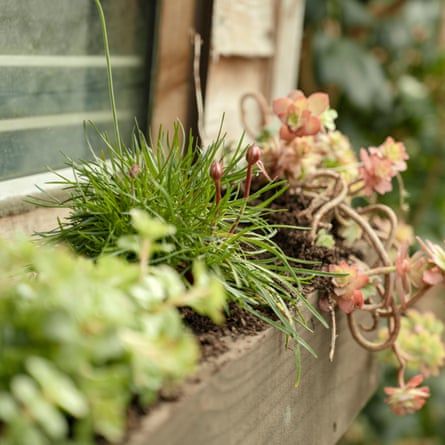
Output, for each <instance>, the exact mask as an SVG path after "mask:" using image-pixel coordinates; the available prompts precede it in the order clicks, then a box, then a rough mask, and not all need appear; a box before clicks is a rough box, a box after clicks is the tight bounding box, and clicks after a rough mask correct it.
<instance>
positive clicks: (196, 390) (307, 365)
mask: <svg viewBox="0 0 445 445" xmlns="http://www.w3.org/2000/svg"><path fill="white" fill-rule="evenodd" d="M337 318H338V330H339V331H338V333H339V338H338V341H337V349H336V355H335V359H334V362H333V363H331V362H329V360H328V353H329V344H330V332H329V331H328V330H327V329H325V328H323V327H322V326H321V325H320V324H318V323H317V324H315V326H314V333H313V334H310V333H308V332H307V333H305V334H304V338H305V339H306V340H307V341H308V342H309V343H310V345H311V346H312V347H313V348H314V349H315V351H316V352H317V354H318V358H317V359H315V358H313V357H312V356H311V355H310V354H309V353H307V352H306V351H304V352H303V354H302V362H303V370H302V376H301V382H300V386H299V387H298V388H295V387H294V380H295V361H294V359H295V357H294V354H293V352H292V351H290V350H287V349H286V348H285V339H284V337H283V336H282V335H281V334H279V333H278V332H277V331H276V330H274V329H268V330H267V331H265V332H263V333H261V334H259V335H257V336H254V337H247V338H244V339H241V340H240V341H237V342H235V343H234V344H233V345H232V347H231V350H230V352H228V353H227V354H225V355H223V356H222V357H220V358H219V360H218V363H217V364H216V366H217V367H219V369H218V370H217V372H216V373H215V374H213V375H211V376H210V377H208V378H207V379H205V377H203V374H204V375H205V374H206V373H207V371H206V370H205V369H204V370H203V371H201V374H198V376H197V377H196V379H195V380H194V382H192V383H190V385H188V386H187V387H186V389H185V395H184V397H183V398H182V399H181V400H179V401H177V402H169V403H162V404H161V405H160V406H159V407H158V408H157V409H155V410H154V411H153V412H152V413H151V414H150V415H149V416H148V417H147V418H145V419H144V420H143V422H142V425H141V428H140V429H139V430H138V431H137V433H135V434H134V435H133V436H132V437H131V438H130V440H128V442H127V445H165V444H169V445H208V444H212V445H220V444H221V445H232V444H233V445H235V444H243V445H271V444H280V445H286V444H317V445H332V444H334V443H335V442H336V441H337V440H338V439H339V438H340V437H341V436H342V435H343V433H344V432H345V431H346V429H347V428H348V426H349V425H350V423H351V422H352V420H353V419H354V418H355V416H356V415H357V414H358V412H359V411H360V409H361V408H362V407H363V405H364V404H365V402H366V401H367V400H368V398H369V397H370V395H371V394H372V392H373V391H374V390H375V387H376V373H375V364H374V361H373V359H372V356H371V355H370V354H369V353H367V352H365V351H364V350H362V349H361V348H360V347H359V346H358V345H357V344H356V343H355V342H354V341H353V340H352V338H351V336H350V334H349V332H348V330H347V324H346V321H345V316H344V314H338V315H337ZM213 366H214V367H215V364H214V365H213Z"/></svg>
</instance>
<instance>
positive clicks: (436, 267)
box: [417, 237, 445, 286]
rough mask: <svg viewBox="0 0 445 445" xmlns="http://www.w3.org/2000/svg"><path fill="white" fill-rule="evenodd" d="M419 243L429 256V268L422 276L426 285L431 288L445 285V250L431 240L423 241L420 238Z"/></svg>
mask: <svg viewBox="0 0 445 445" xmlns="http://www.w3.org/2000/svg"><path fill="white" fill-rule="evenodd" d="M417 241H419V243H420V245H421V246H422V249H423V251H424V252H425V253H426V255H427V259H426V261H427V267H426V269H425V270H424V271H423V275H422V279H423V281H424V283H425V284H429V285H431V286H435V285H436V284H440V283H442V284H445V250H444V249H443V248H442V247H440V246H439V245H438V244H434V243H432V242H431V241H429V240H425V241H423V240H422V239H421V238H419V237H418V238H417Z"/></svg>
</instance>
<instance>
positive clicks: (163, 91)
mask: <svg viewBox="0 0 445 445" xmlns="http://www.w3.org/2000/svg"><path fill="white" fill-rule="evenodd" d="M195 8H196V0H181V1H177V0H163V1H162V2H161V11H160V17H159V25H158V26H159V36H158V47H157V58H156V59H157V60H156V62H155V71H156V75H155V76H154V77H155V78H154V86H153V87H152V91H153V94H154V99H153V103H152V116H151V122H150V128H151V131H152V132H153V134H154V135H157V132H158V130H159V127H160V125H162V126H163V127H164V128H165V129H166V130H167V131H171V130H172V128H173V124H174V122H175V121H176V120H178V119H179V120H180V121H181V122H182V123H183V124H184V125H186V126H187V124H188V119H189V108H190V100H191V97H192V96H191V94H192V89H191V88H192V59H193V47H192V43H191V42H192V31H193V29H194V25H195Z"/></svg>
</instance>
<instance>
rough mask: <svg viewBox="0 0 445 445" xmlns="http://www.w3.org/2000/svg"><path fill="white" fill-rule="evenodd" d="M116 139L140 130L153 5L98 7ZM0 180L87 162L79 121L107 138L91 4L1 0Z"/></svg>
mask: <svg viewBox="0 0 445 445" xmlns="http://www.w3.org/2000/svg"><path fill="white" fill-rule="evenodd" d="M102 5H103V8H104V13H105V16H106V21H107V28H108V35H109V40H110V50H111V63H112V67H113V78H114V86H115V92H116V100H117V105H118V115H119V120H120V125H121V134H122V137H123V138H124V140H126V141H128V137H129V135H130V132H131V130H132V128H133V127H134V124H135V118H136V120H137V122H138V125H139V126H140V127H141V128H142V129H144V128H145V126H146V122H147V106H148V91H149V85H148V83H149V78H150V75H149V73H150V66H149V61H150V58H151V54H150V51H151V48H152V47H153V44H152V40H153V26H152V24H153V23H154V15H155V5H156V2H155V1H146V0H103V1H102ZM0 7H1V9H0V10H1V14H0V42H2V43H1V45H0V180H4V179H10V178H15V177H19V176H24V175H29V174H33V173H38V172H43V171H46V170H47V167H48V166H50V167H52V168H59V167H61V166H63V164H64V161H65V158H64V156H63V155H62V153H64V154H66V155H68V156H70V157H73V158H86V157H88V148H87V145H86V143H85V135H84V129H83V121H84V120H89V119H90V120H92V121H94V122H95V123H96V124H97V125H98V127H99V128H100V129H101V130H105V131H108V132H109V134H110V137H111V136H112V135H113V132H112V115H111V110H110V105H109V98H108V86H107V76H106V65H105V58H104V50H103V40H102V34H101V27H100V22H99V16H98V13H97V10H96V6H95V3H94V1H93V0H0Z"/></svg>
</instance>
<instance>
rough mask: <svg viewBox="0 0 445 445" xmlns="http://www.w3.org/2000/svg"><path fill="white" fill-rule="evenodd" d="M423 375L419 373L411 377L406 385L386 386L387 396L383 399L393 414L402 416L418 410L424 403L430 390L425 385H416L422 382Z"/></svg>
mask: <svg viewBox="0 0 445 445" xmlns="http://www.w3.org/2000/svg"><path fill="white" fill-rule="evenodd" d="M422 381H423V377H422V376H421V375H420V374H419V375H416V376H415V377H413V378H412V379H411V380H410V381H409V382H408V383H407V384H406V385H404V386H403V387H400V388H394V387H386V388H385V389H384V391H385V394H387V395H388V396H389V397H387V398H386V399H385V403H387V404H388V405H389V407H390V409H391V411H393V412H394V413H395V414H397V415H399V416H403V415H405V414H412V413H414V412H415V411H418V410H419V409H420V408H422V406H423V405H425V403H426V399H427V398H428V397H429V396H430V390H429V388H428V387H427V386H422V387H420V388H418V386H419V385H420V384H421V383H422Z"/></svg>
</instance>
